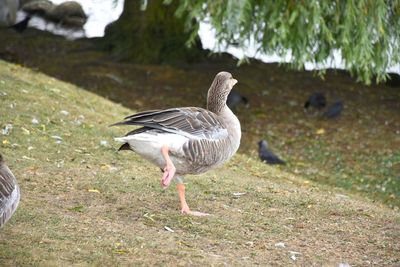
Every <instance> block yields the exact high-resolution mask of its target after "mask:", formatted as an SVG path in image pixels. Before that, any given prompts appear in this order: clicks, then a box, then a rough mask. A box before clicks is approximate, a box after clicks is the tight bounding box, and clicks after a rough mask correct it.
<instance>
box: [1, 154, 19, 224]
mask: <svg viewBox="0 0 400 267" xmlns="http://www.w3.org/2000/svg"><path fill="white" fill-rule="evenodd" d="M19 199H20V191H19V187H18V184H17V180H16V179H15V177H14V175H13V174H12V172H11V171H10V169H9V168H8V167H7V165H5V163H4V161H3V158H2V156H1V155H0V228H1V227H2V226H3V225H4V224H5V223H6V222H7V221H8V220H9V219H10V218H11V216H12V214H13V213H14V212H15V210H16V209H17V206H18V204H19Z"/></svg>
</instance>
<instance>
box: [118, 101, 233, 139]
mask: <svg viewBox="0 0 400 267" xmlns="http://www.w3.org/2000/svg"><path fill="white" fill-rule="evenodd" d="M113 125H141V126H144V127H146V128H151V129H159V130H162V131H165V132H170V133H176V134H180V135H183V136H186V137H188V138H192V139H223V138H225V137H227V136H228V131H227V129H226V127H225V126H224V124H223V123H222V122H221V120H220V119H218V116H217V115H216V114H214V113H213V112H211V111H209V110H206V109H203V108H196V107H185V108H171V109H166V110H150V111H144V112H140V113H137V114H134V115H131V116H128V117H126V118H125V120H124V121H122V122H118V123H115V124H113ZM113 125H112V126H113ZM134 133H136V132H135V131H133V132H131V134H134Z"/></svg>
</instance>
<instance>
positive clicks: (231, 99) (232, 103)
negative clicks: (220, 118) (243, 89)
mask: <svg viewBox="0 0 400 267" xmlns="http://www.w3.org/2000/svg"><path fill="white" fill-rule="evenodd" d="M248 103H249V100H248V99H247V97H245V96H243V95H241V94H240V93H239V92H238V91H236V90H233V89H232V91H231V92H230V93H229V95H228V99H227V100H226V104H227V105H228V107H229V108H230V109H235V108H236V107H237V106H238V105H240V104H244V105H247V104H248Z"/></svg>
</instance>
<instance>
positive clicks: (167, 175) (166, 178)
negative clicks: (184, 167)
mask: <svg viewBox="0 0 400 267" xmlns="http://www.w3.org/2000/svg"><path fill="white" fill-rule="evenodd" d="M175 171H176V168H175V166H174V165H173V164H172V163H171V164H167V166H165V168H164V174H163V176H162V178H161V186H162V187H163V188H167V187H168V186H169V184H170V183H171V181H172V178H174V176H175Z"/></svg>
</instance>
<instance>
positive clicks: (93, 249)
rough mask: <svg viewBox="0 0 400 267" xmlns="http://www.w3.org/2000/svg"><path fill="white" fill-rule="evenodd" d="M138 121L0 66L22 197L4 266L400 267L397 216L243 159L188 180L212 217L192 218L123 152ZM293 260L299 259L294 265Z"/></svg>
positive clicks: (4, 235)
mask: <svg viewBox="0 0 400 267" xmlns="http://www.w3.org/2000/svg"><path fill="white" fill-rule="evenodd" d="M132 112H133V111H131V110H129V109H127V108H124V107H122V106H120V105H117V104H115V103H113V102H111V101H109V100H106V99H104V98H101V97H99V96H97V95H94V94H92V93H89V92H87V91H85V90H82V89H80V88H78V87H76V86H74V85H71V84H68V83H64V82H60V81H58V80H56V79H54V78H50V77H48V76H45V75H43V74H41V73H38V72H35V71H31V70H27V69H25V68H22V67H20V66H18V65H13V64H8V63H5V62H3V61H0V114H1V121H0V127H1V128H4V127H5V125H6V124H12V126H13V128H12V130H11V132H10V133H9V134H8V135H0V147H1V153H3V154H4V156H5V158H6V160H7V163H8V165H9V166H10V168H11V169H12V170H13V172H14V174H15V175H16V177H17V179H18V181H19V184H20V186H21V192H22V198H21V203H20V206H19V208H18V210H17V212H16V213H15V215H14V216H13V218H12V219H11V220H10V221H9V223H8V224H7V225H6V226H5V227H4V228H3V229H1V230H0V265H1V266H27V265H31V266H71V265H73V266H138V265H139V266H140V265H145V266H154V265H156V266H222V265H229V266H253V265H262V266H266V265H271V266H288V265H293V264H294V265H303V266H309V265H313V264H314V265H322V264H324V265H332V266H337V265H338V264H339V263H341V262H347V263H349V264H350V265H352V266H353V265H359V266H362V265H367V264H368V262H370V263H373V264H376V265H379V266H384V265H386V266H393V265H397V264H399V263H400V256H399V255H400V247H399V243H398V240H399V238H400V214H399V212H398V210H395V209H389V208H388V207H387V206H385V205H382V204H379V203H373V202H371V201H370V200H368V199H365V198H362V197H360V196H355V195H352V194H349V193H348V192H347V191H342V190H340V189H335V188H332V187H329V186H326V185H320V184H317V183H314V182H310V181H309V179H308V177H307V179H303V176H302V174H294V173H290V172H287V171H286V170H285V168H276V167H270V166H267V165H265V164H262V163H260V162H258V161H257V160H254V159H253V158H251V157H249V156H247V155H244V154H237V155H236V156H235V157H234V158H233V160H231V161H230V162H229V163H227V164H226V165H225V166H223V167H221V168H219V169H216V170H213V171H210V172H208V173H206V174H203V175H199V176H190V177H187V198H188V202H189V204H190V205H191V207H192V208H193V209H197V210H201V211H205V212H209V213H211V214H212V216H209V217H206V218H196V217H188V216H182V215H181V214H180V213H179V207H178V199H177V194H176V192H175V189H174V185H172V186H171V187H170V188H169V189H168V190H162V189H161V188H160V186H159V179H160V178H161V175H160V172H159V170H158V169H157V168H156V167H154V166H152V165H150V164H148V163H147V162H146V161H144V160H143V159H141V158H140V157H139V156H137V155H136V154H134V153H129V152H120V153H117V152H116V148H117V147H118V144H116V143H114V141H113V137H114V136H119V135H121V134H124V133H125V132H126V130H127V129H122V128H117V127H111V128H110V127H108V125H109V124H111V123H113V122H116V121H119V120H120V119H121V118H123V117H124V116H126V115H128V114H130V113H132ZM33 119H35V120H36V121H37V122H38V123H33V122H35V120H34V121H33V122H32V120H33ZM55 136H59V137H61V138H62V139H61V142H60V143H57V142H56V141H57V140H58V139H57V138H56V137H55ZM101 141H107V144H106V145H105V146H103V145H101V143H100V142H101ZM331 156H332V157H337V156H338V155H336V154H332V155H331ZM312 157H319V155H312ZM398 157H399V155H398V153H395V154H393V155H388V156H387V157H382V161H381V164H388V162H389V161H392V160H393V159H395V160H398ZM336 175H340V174H339V173H338V174H336ZM323 176H324V177H327V179H329V174H328V173H323ZM361 178H362V177H360V179H361ZM235 192H243V193H246V194H244V195H242V196H239V197H238V196H235V195H234V193H235ZM165 226H167V227H169V228H171V229H173V230H174V232H173V233H172V232H169V231H167V230H165ZM278 242H284V243H285V247H283V248H280V247H276V246H275V244H276V243H278ZM289 251H296V252H299V253H301V254H299V255H297V259H296V260H295V261H294V260H292V259H291V258H290V256H291V254H290V252H289Z"/></svg>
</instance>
